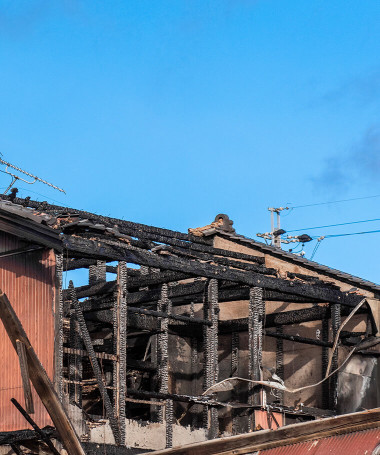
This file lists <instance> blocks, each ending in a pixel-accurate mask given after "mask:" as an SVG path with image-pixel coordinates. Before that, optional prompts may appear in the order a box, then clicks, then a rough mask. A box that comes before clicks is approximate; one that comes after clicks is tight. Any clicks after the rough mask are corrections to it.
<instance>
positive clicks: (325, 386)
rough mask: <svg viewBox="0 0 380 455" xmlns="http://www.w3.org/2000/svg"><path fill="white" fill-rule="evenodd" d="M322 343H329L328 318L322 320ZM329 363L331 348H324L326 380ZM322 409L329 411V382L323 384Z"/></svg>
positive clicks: (323, 363) (323, 375)
mask: <svg viewBox="0 0 380 455" xmlns="http://www.w3.org/2000/svg"><path fill="white" fill-rule="evenodd" d="M322 341H325V342H328V341H329V320H328V319H327V318H323V319H322ZM328 363H329V348H328V347H322V377H323V378H324V377H325V375H326V371H327V366H328ZM322 407H323V409H329V381H325V382H323V383H322Z"/></svg>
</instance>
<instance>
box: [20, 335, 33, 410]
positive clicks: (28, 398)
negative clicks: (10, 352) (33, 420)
mask: <svg viewBox="0 0 380 455" xmlns="http://www.w3.org/2000/svg"><path fill="white" fill-rule="evenodd" d="M16 349H17V355H18V358H19V362H20V371H21V379H22V388H23V389H24V399H25V407H26V412H27V413H28V414H34V404H33V396H32V388H31V387H30V377H29V370H28V362H27V360H26V350H25V344H24V343H23V342H22V341H20V340H16Z"/></svg>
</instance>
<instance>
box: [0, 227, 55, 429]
mask: <svg viewBox="0 0 380 455" xmlns="http://www.w3.org/2000/svg"><path fill="white" fill-rule="evenodd" d="M26 244H27V243H26V242H24V241H22V240H20V239H18V238H16V237H14V236H12V235H9V234H6V233H4V232H0V253H1V252H4V251H11V250H15V249H18V248H22V247H24V246H25V245H26ZM54 272H55V254H54V252H53V250H47V249H40V250H37V251H32V252H28V253H22V254H17V255H12V256H6V257H0V289H1V290H2V291H3V292H5V293H6V294H7V296H8V298H9V300H10V302H11V304H12V306H13V308H14V310H15V312H16V314H17V315H18V317H19V319H20V321H21V323H22V325H23V327H24V329H25V332H26V333H27V335H28V338H29V340H30V342H31V344H32V345H33V347H34V349H35V351H36V353H37V355H38V357H39V359H40V361H41V363H42V365H43V366H44V368H45V370H46V372H47V374H48V375H49V377H50V379H53V364H54V362H53V361H54V316H53V303H54ZM0 343H1V348H0V431H12V430H19V429H25V428H30V427H29V425H28V424H27V423H26V421H25V419H24V418H23V417H22V416H21V414H20V413H19V412H18V411H17V410H16V408H15V407H14V406H13V405H12V403H11V402H10V399H11V398H16V400H17V401H19V402H20V403H21V404H22V405H23V406H24V395H23V389H22V381H21V374H20V366H19V362H18V357H17V354H16V352H15V350H14V349H13V346H12V344H11V342H10V340H9V338H8V335H7V333H6V331H5V329H4V327H3V325H2V324H1V323H0ZM33 400H34V404H35V413H34V414H33V415H32V417H33V419H34V420H35V421H36V423H37V424H38V425H39V426H40V427H44V426H45V425H51V424H52V422H51V420H50V417H49V415H48V414H47V412H46V410H45V408H44V406H43V404H42V402H41V401H40V399H39V398H38V396H37V394H36V393H35V391H34V389H33Z"/></svg>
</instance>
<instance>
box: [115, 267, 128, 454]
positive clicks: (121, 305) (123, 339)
mask: <svg viewBox="0 0 380 455" xmlns="http://www.w3.org/2000/svg"><path fill="white" fill-rule="evenodd" d="M127 280H128V278H127V265H126V263H125V262H119V264H118V267H117V293H116V296H115V297H116V298H115V306H114V325H113V328H114V338H113V339H114V352H115V355H116V360H114V362H113V383H114V390H113V399H114V408H115V417H116V418H117V419H118V421H119V431H120V442H121V444H122V445H125V397H126V380H127Z"/></svg>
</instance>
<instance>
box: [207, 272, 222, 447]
mask: <svg viewBox="0 0 380 455" xmlns="http://www.w3.org/2000/svg"><path fill="white" fill-rule="evenodd" d="M204 319H208V320H209V321H211V323H212V325H211V326H206V327H205V339H204V345H205V375H204V376H205V381H204V382H205V390H206V389H207V388H209V387H211V386H212V385H214V384H215V383H216V382H218V376H219V363H218V361H219V359H218V319H219V303H218V281H217V280H216V279H211V280H209V282H208V285H207V295H206V296H205V303H204ZM206 412H207V415H205V424H206V422H207V428H208V429H209V438H210V439H214V438H217V437H218V435H219V422H218V410H217V409H216V408H214V407H211V408H210V407H207V408H205V414H206Z"/></svg>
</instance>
